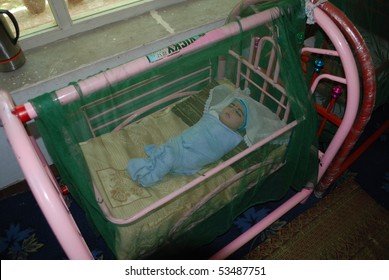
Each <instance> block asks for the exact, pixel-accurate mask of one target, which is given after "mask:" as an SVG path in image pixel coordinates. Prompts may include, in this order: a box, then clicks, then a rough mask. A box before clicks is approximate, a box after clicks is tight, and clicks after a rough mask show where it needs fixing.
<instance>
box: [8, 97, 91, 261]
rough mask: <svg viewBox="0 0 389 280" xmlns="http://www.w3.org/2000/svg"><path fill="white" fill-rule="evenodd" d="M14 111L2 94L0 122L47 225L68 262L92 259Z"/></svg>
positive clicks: (10, 101)
mask: <svg viewBox="0 0 389 280" xmlns="http://www.w3.org/2000/svg"><path fill="white" fill-rule="evenodd" d="M12 109H13V102H12V100H11V98H10V96H9V95H8V94H7V93H6V92H4V91H0V118H1V121H2V124H3V126H4V130H5V132H6V135H7V137H8V140H9V142H10V144H11V147H12V149H13V151H14V153H15V156H16V159H17V160H18V162H19V165H20V167H21V169H22V171H23V174H24V176H25V178H26V181H27V183H28V184H29V186H30V188H31V192H32V193H33V195H34V197H35V199H36V201H37V202H38V204H39V206H40V208H41V210H42V212H43V214H44V216H45V218H46V220H47V222H48V223H49V225H50V227H51V229H52V230H53V232H54V234H55V236H56V237H57V239H58V241H59V243H60V244H61V246H62V248H63V249H64V251H65V253H66V255H67V256H68V258H69V259H93V256H92V254H91V252H90V250H89V248H88V246H87V245H86V243H85V241H84V239H83V238H82V236H81V234H80V232H79V230H78V227H77V225H76V223H75V221H74V220H73V218H72V215H71V213H70V211H69V209H68V207H67V206H66V204H65V202H64V200H63V199H62V196H61V194H60V193H59V192H58V190H57V189H56V187H55V186H54V185H53V182H52V181H51V178H50V177H49V176H48V174H47V172H46V170H45V167H44V166H43V164H42V161H41V159H40V158H39V155H38V153H37V152H36V151H35V149H34V146H33V144H32V143H31V141H30V138H29V136H28V135H27V133H26V130H25V129H24V126H23V124H22V123H21V121H20V120H19V119H18V118H17V116H16V115H14V114H13V113H12Z"/></svg>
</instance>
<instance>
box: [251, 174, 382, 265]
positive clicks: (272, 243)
mask: <svg viewBox="0 0 389 280" xmlns="http://www.w3.org/2000/svg"><path fill="white" fill-rule="evenodd" d="M245 259H270V260H291V259H293V260H315V259H331V260H335V259H349V260H352V259H363V260H368V259H370V260H379V259H389V211H387V210H386V209H385V208H383V207H382V206H381V205H379V204H378V203H376V202H375V201H374V200H373V199H372V198H371V197H370V196H369V195H368V194H367V193H366V192H365V191H364V190H363V189H362V188H361V187H360V186H359V185H358V184H357V183H356V182H355V180H354V179H353V178H349V179H347V180H346V182H345V183H343V184H341V185H340V186H338V187H337V188H336V189H335V190H334V191H333V192H332V193H330V194H329V195H327V196H326V197H324V198H323V199H322V200H321V201H320V202H319V203H317V205H316V206H315V207H313V208H310V209H308V210H307V211H306V212H304V213H302V214H301V215H299V216H298V217H296V218H295V219H294V220H292V221H291V222H290V223H288V224H286V225H285V226H284V227H283V228H282V229H280V230H279V231H278V232H277V233H276V234H275V235H273V236H271V237H269V238H268V239H267V240H266V241H265V242H264V243H262V244H261V245H260V246H258V247H257V248H255V249H254V250H252V251H251V252H250V253H249V254H248V255H246V256H245Z"/></svg>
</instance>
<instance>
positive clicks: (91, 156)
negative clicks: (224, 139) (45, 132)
mask: <svg viewBox="0 0 389 280" xmlns="http://www.w3.org/2000/svg"><path fill="white" fill-rule="evenodd" d="M213 86H214V85H210V86H209V87H213ZM209 87H208V88H207V89H205V90H203V91H202V92H201V93H200V94H198V95H196V96H193V97H190V98H189V99H187V100H186V101H184V102H180V103H179V104H176V105H172V106H170V107H168V108H167V109H165V110H163V111H160V112H156V113H153V114H151V115H149V116H147V117H146V118H144V119H143V120H142V121H140V122H138V123H135V124H131V125H128V126H126V127H125V128H123V129H122V130H120V131H117V132H111V133H107V134H104V135H102V136H99V137H97V138H94V139H91V140H89V141H87V142H83V143H80V146H81V149H82V151H83V154H84V156H85V159H86V161H87V164H88V167H89V170H90V174H91V177H92V180H93V183H94V185H95V187H96V188H97V190H98V191H99V193H100V195H101V196H102V198H103V200H104V203H105V204H106V206H107V207H108V208H109V211H110V213H111V214H112V216H113V217H115V218H126V217H129V216H131V215H134V214H135V213H137V212H139V211H140V210H142V209H144V208H145V207H147V206H149V205H150V204H152V203H153V202H155V201H157V200H159V199H161V198H163V197H165V196H166V195H168V194H170V193H171V192H173V191H175V190H177V189H178V188H180V187H181V186H183V185H185V184H186V183H189V182H190V181H192V180H193V179H194V178H196V177H197V176H201V174H203V173H204V172H206V171H207V170H208V169H210V168H212V167H214V166H216V165H217V164H219V163H220V162H216V163H214V164H212V165H210V166H207V167H205V168H204V169H203V170H201V171H200V172H199V174H196V175H192V176H175V175H167V176H166V178H165V179H164V180H163V181H162V182H160V183H159V184H157V185H155V186H153V187H151V188H143V187H141V186H139V185H137V184H136V183H134V182H133V181H132V180H131V178H130V177H129V175H128V173H127V163H128V160H129V159H130V158H135V157H146V155H145V152H144V149H143V147H144V146H145V145H149V144H157V145H158V144H161V143H164V142H165V141H166V140H167V139H168V138H171V137H173V136H175V135H177V134H179V133H181V132H182V131H183V130H184V129H186V128H187V127H189V126H190V125H192V124H194V123H195V122H196V121H197V120H198V119H199V118H200V116H201V114H202V109H201V108H203V107H204V102H205V100H206V97H207V96H208V90H209ZM244 148H245V146H244V144H242V145H240V146H238V147H237V148H236V149H235V150H234V151H232V152H231V153H230V154H228V155H226V157H231V156H232V155H234V154H236V153H239V152H240V151H241V150H243V149H244ZM270 149H271V151H270V150H269V148H267V149H260V150H259V151H256V152H255V153H254V154H252V155H251V156H250V157H251V159H250V158H245V159H243V160H241V161H239V162H238V163H236V164H234V165H232V166H231V167H227V168H226V169H224V170H222V171H221V172H219V173H218V174H217V176H213V177H211V178H209V179H207V180H206V181H204V182H203V183H201V184H200V185H199V186H196V187H195V188H194V189H192V190H190V191H188V192H186V193H184V194H182V195H181V196H179V197H178V198H176V199H174V200H173V201H171V202H169V203H168V204H166V205H164V206H163V207H161V208H159V209H157V210H155V211H153V212H152V213H150V214H148V215H146V216H145V217H143V218H142V219H140V220H137V221H135V222H132V223H131V224H128V225H124V226H122V225H121V226H118V227H117V233H116V243H115V246H111V247H114V248H116V252H115V254H116V256H117V257H118V258H120V259H133V258H142V257H145V256H146V255H147V254H150V253H152V252H153V251H154V250H156V249H157V248H159V247H160V246H163V245H164V244H166V243H168V242H169V240H170V239H172V238H174V237H175V236H177V235H180V234H182V233H183V232H185V231H188V230H190V228H192V227H194V226H195V225H197V224H198V223H201V221H203V220H204V219H206V218H207V217H209V216H210V215H212V214H213V213H215V212H217V211H218V210H220V209H221V208H222V207H223V206H225V205H226V204H228V203H229V202H230V201H231V200H233V199H234V198H235V197H237V196H239V195H240V194H242V193H244V192H245V191H246V190H247V187H248V186H247V185H246V184H242V182H241V181H237V182H234V183H233V184H232V185H230V186H229V187H228V188H225V189H224V185H225V183H226V182H227V181H228V180H229V179H230V178H231V177H233V176H234V175H236V174H237V173H238V172H240V171H242V170H243V169H244V167H245V166H247V162H248V161H250V160H252V159H253V158H255V160H256V162H258V160H261V158H263V159H265V158H266V162H264V163H263V165H262V166H261V167H260V168H259V169H258V170H257V171H256V172H254V173H253V174H251V175H250V176H248V177H249V179H248V178H246V180H248V181H254V183H255V180H260V178H265V177H266V175H267V174H269V172H271V170H272V168H274V163H275V162H282V160H283V155H284V152H285V149H286V148H285V146H284V145H273V146H271V147H270ZM222 160H224V159H222ZM266 163H268V164H266ZM241 180H242V179H241ZM248 181H247V182H248ZM219 189H220V191H219ZM212 193H214V194H212ZM210 194H212V195H211V196H210ZM208 199H209V201H208Z"/></svg>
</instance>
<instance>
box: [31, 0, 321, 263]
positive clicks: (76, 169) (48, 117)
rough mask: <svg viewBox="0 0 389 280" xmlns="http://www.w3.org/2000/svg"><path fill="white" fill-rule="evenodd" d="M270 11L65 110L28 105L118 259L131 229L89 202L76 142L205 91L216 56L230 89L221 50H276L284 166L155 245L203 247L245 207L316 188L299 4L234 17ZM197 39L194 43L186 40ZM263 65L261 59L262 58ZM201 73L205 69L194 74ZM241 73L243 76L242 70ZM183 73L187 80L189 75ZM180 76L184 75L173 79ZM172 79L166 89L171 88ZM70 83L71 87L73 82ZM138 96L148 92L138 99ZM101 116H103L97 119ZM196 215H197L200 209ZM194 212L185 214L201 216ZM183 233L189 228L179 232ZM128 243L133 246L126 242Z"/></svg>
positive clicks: (231, 66) (50, 96) (91, 196)
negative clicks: (264, 41)
mask: <svg viewBox="0 0 389 280" xmlns="http://www.w3.org/2000/svg"><path fill="white" fill-rule="evenodd" d="M271 7H279V8H280V11H281V13H282V14H283V16H281V17H279V18H278V19H274V20H273V21H272V22H270V23H268V24H265V25H263V26H260V27H256V28H254V29H253V30H249V31H244V32H243V31H241V32H240V33H239V34H237V35H235V36H232V37H231V38H228V39H225V40H223V41H221V42H218V43H214V44H210V45H208V46H205V47H203V48H202V49H200V50H198V51H195V52H192V53H189V54H185V55H179V56H177V58H175V59H174V60H172V61H170V62H167V63H164V64H160V65H159V66H157V67H154V68H152V69H150V70H146V71H144V72H142V73H139V74H136V75H134V76H132V77H129V78H128V79H126V80H123V81H120V82H118V83H116V84H112V85H110V86H109V87H107V88H104V89H102V90H99V91H97V92H95V93H93V94H90V95H88V96H83V95H82V92H80V98H79V99H78V100H75V101H74V102H72V103H70V104H65V105H62V104H60V102H59V101H58V100H57V97H56V94H55V91H54V92H50V93H46V94H43V95H41V96H39V97H37V98H34V99H33V100H31V103H32V104H33V106H34V108H35V109H36V111H37V113H38V116H39V117H38V118H37V119H36V125H37V127H38V129H39V132H40V134H41V136H42V138H43V140H44V143H45V146H46V147H47V150H48V151H49V154H50V156H51V158H52V160H53V162H54V164H55V166H56V167H57V169H58V170H59V173H60V175H61V177H62V179H63V180H64V182H65V183H66V184H67V186H68V188H69V190H70V193H71V195H72V197H74V199H75V200H76V201H77V203H78V204H79V205H80V206H81V207H82V208H83V209H84V210H85V213H86V215H87V216H88V218H89V220H90V221H91V225H92V226H93V227H94V228H95V229H96V233H99V234H101V235H102V236H103V238H104V239H105V241H106V243H107V244H108V246H109V247H110V248H111V249H112V251H113V252H114V253H115V254H116V256H117V257H118V258H128V257H129V256H127V255H125V254H124V255H123V254H121V253H118V251H119V250H121V249H118V247H120V246H122V247H125V245H118V242H119V241H118V232H120V231H121V230H122V229H123V228H124V227H131V225H128V226H122V225H116V224H114V223H112V222H110V221H108V220H107V218H106V217H105V215H104V213H103V211H102V210H101V208H100V206H99V204H98V202H97V201H96V197H95V193H94V185H93V184H94V183H93V180H92V176H91V174H90V171H89V169H88V165H87V162H86V159H85V156H84V154H83V151H82V149H81V148H80V143H84V142H85V141H88V140H90V139H92V138H93V137H99V136H102V135H107V134H110V133H111V131H112V130H113V129H114V128H115V127H117V126H118V124H120V123H121V122H123V120H124V119H126V118H127V116H128V114H129V112H132V111H134V110H137V109H139V108H142V107H144V106H145V105H148V104H152V103H153V102H155V101H156V100H160V99H162V98H165V97H167V96H169V95H170V94H171V93H173V92H176V91H180V90H182V89H186V88H187V87H188V84H191V85H192V86H191V88H190V89H187V90H188V91H201V90H202V89H204V88H206V87H207V86H209V84H211V83H213V82H214V80H216V78H217V76H218V70H217V66H218V64H219V63H220V61H221V60H220V58H224V59H223V61H224V62H225V65H226V69H225V71H224V74H225V76H226V77H227V78H228V79H230V80H231V81H232V82H234V83H235V82H236V73H235V72H236V70H235V69H236V62H233V61H232V60H231V61H230V59H229V58H228V57H229V56H228V52H229V50H234V51H236V52H237V53H239V54H240V55H242V56H245V55H247V53H246V50H247V49H248V46H249V45H250V42H251V39H252V37H255V36H271V37H273V38H274V39H275V40H276V42H277V43H278V44H279V51H278V52H277V54H276V55H277V56H279V58H280V59H279V61H280V69H281V70H280V78H281V80H282V84H283V86H284V87H285V89H286V92H287V98H288V100H289V105H290V112H291V113H290V116H289V120H288V121H293V120H298V122H299V123H298V125H297V126H296V127H295V128H294V129H293V130H292V132H291V133H290V136H289V137H290V138H289V142H288V144H287V147H286V152H285V153H284V154H283V156H282V159H281V160H282V162H285V163H286V164H285V165H283V166H282V167H281V168H280V169H279V170H278V171H277V172H274V173H270V172H269V174H266V176H263V178H257V179H258V180H257V181H258V184H257V185H256V186H255V187H251V188H247V184H248V180H247V179H245V177H244V178H243V179H242V180H241V182H240V186H239V187H240V188H241V189H242V190H246V188H247V191H244V192H241V193H240V195H239V196H237V197H236V198H235V199H233V200H231V202H230V203H228V204H227V205H223V206H222V207H220V208H219V210H218V211H216V212H215V213H212V215H209V217H207V219H205V220H204V221H202V222H201V223H198V224H196V225H189V224H187V223H186V222H183V223H182V224H181V226H180V227H179V228H178V229H177V232H175V233H174V238H170V237H167V238H165V239H164V240H163V241H162V242H159V243H158V246H157V247H165V248H169V250H170V249H171V250H172V251H174V250H183V249H184V248H186V247H188V246H193V247H194V246H200V245H202V244H205V243H207V242H210V241H212V240H213V239H214V238H215V237H216V236H218V235H220V234H222V233H223V232H225V231H226V230H227V229H228V228H229V227H230V226H231V224H232V221H233V220H234V218H235V217H237V216H238V215H239V214H240V213H242V212H243V211H244V210H246V209H248V208H249V207H251V206H252V205H255V204H258V203H264V202H268V201H274V200H278V199H281V198H282V197H283V196H284V195H285V194H286V192H287V191H288V190H289V189H290V188H292V189H293V190H295V191H299V190H301V189H302V188H303V187H305V186H306V185H307V183H309V182H312V183H314V182H316V176H317V165H318V164H317V163H318V159H317V148H316V147H317V143H316V142H317V137H316V133H315V131H316V127H317V123H316V122H317V120H316V111H315V108H314V105H313V101H312V98H311V94H310V93H309V90H308V86H307V81H306V79H305V77H304V76H303V73H302V71H301V63H300V53H299V52H300V49H301V47H302V43H303V40H304V32H305V22H306V18H305V12H304V3H302V2H301V1H299V0H281V1H263V2H260V3H259V4H257V5H255V6H250V7H247V8H246V7H244V8H242V10H241V11H240V18H244V17H247V16H249V15H251V14H254V13H256V12H258V11H262V10H265V9H268V8H271ZM229 21H230V22H237V23H238V24H239V18H230V19H229ZM199 36H204V34H201V35H199ZM205 36H206V35H205ZM197 38H198V37H194V38H192V39H191V41H195V40H196V39H197ZM188 42H189V41H187V43H188ZM150 57H152V56H150ZM264 59H265V60H266V59H267V58H266V56H265V58H264ZM150 63H152V62H150ZM243 67H244V66H243ZM204 68H205V69H207V71H201V69H204ZM242 72H245V71H244V69H243V71H242ZM189 73H195V74H194V75H189ZM184 76H185V77H186V76H188V77H187V78H185V79H180V77H184ZM209 76H211V77H212V79H211V80H209V79H208V77H209ZM173 80H174V81H175V82H174V83H172V82H171V81H173ZM72 85H73V86H75V87H76V88H78V89H79V86H78V84H77V82H76V81H75V82H74V83H72ZM242 87H243V86H242ZM242 89H243V88H242ZM79 91H80V90H79ZM253 91H254V89H253ZM144 92H152V93H153V94H151V95H149V96H147V97H143V94H144ZM102 100H103V101H104V102H101V101H102ZM130 101H131V102H130ZM172 102H173V101H168V100H167V101H166V102H165V104H162V105H160V106H157V107H155V108H154V109H153V110H152V111H151V112H150V111H148V112H147V113H146V112H145V113H141V114H139V116H137V117H135V119H134V121H136V120H139V119H141V118H143V117H145V115H147V114H150V113H152V112H153V111H158V110H160V109H161V108H162V107H164V106H166V105H169V103H172ZM189 105H190V104H189ZM267 105H268V107H269V108H272V107H274V106H275V105H272V103H271V102H269V104H267ZM102 111H104V112H105V113H104V115H103V116H100V113H101V112H102ZM86 116H87V118H86ZM86 119H89V121H87V120H86ZM262 149H263V150H264V151H266V150H269V151H270V150H271V149H272V144H271V143H269V144H266V145H265V146H264V147H263V148H262ZM251 157H252V158H254V160H255V157H256V154H255V153H253V154H252V155H251ZM266 159H267V155H266V153H265V154H263V153H262V160H265V161H266ZM246 161H247V160H246ZM246 161H245V159H244V160H242V162H241V164H243V165H245V164H246V163H245V162H246ZM271 168H272V166H271V165H270V169H271ZM257 176H259V175H257ZM199 211H200V213H202V212H201V210H199ZM196 212H197V211H195V212H194V213H193V215H200V216H201V215H202V214H196ZM188 227H190V228H191V230H189V231H187V230H186V228H188ZM119 239H123V237H122V236H121V237H120V238H119ZM136 242H140V241H138V240H134V241H133V243H136ZM153 250H155V248H153ZM135 257H139V256H135Z"/></svg>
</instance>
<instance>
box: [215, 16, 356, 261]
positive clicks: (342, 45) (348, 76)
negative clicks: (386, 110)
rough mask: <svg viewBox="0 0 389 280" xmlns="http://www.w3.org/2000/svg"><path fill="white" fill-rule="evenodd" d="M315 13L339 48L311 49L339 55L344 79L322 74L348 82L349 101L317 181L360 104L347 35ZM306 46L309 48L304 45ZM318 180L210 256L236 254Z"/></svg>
mask: <svg viewBox="0 0 389 280" xmlns="http://www.w3.org/2000/svg"><path fill="white" fill-rule="evenodd" d="M314 17H315V20H316V23H317V24H318V25H319V26H320V27H321V28H322V29H323V30H324V31H325V33H326V34H327V35H328V36H329V38H330V40H331V41H332V42H333V44H334V46H335V49H336V52H334V51H330V52H328V51H326V50H320V49H317V50H316V49H311V50H310V51H311V52H316V53H321V54H327V55H333V56H339V57H340V59H341V62H342V65H343V69H344V72H345V79H343V78H339V77H335V76H332V77H329V76H324V77H321V78H320V79H322V78H329V79H333V80H337V81H340V82H342V83H345V84H346V85H347V97H348V98H347V104H346V112H345V115H344V118H343V121H342V123H341V125H340V127H339V129H338V131H337V132H336V134H335V136H334V138H333V140H332V141H331V143H330V146H329V147H328V149H327V150H326V152H325V153H319V155H320V156H319V158H320V165H319V174H318V182H319V181H320V179H321V178H322V176H323V174H324V173H325V171H326V170H327V168H328V166H329V165H330V163H331V162H332V161H333V159H334V157H335V155H336V153H337V152H338V151H339V149H340V147H341V146H342V143H343V142H344V140H345V139H346V137H347V135H348V134H349V132H350V130H351V127H352V126H353V124H354V120H355V118H356V116H357V112H358V106H359V85H360V84H359V76H358V70H357V66H356V63H355V60H354V57H353V54H352V52H351V49H350V48H349V45H348V43H347V41H346V39H345V38H344V36H343V34H342V32H341V31H340V30H339V28H338V27H337V26H336V24H335V23H334V22H333V21H332V20H331V19H330V17H329V16H327V15H326V14H325V13H324V12H323V11H322V10H321V9H320V8H315V9H314ZM305 50H307V49H305ZM316 85H317V83H315V84H314V85H313V86H312V88H311V89H312V92H313V91H314V88H315V87H316ZM316 184H317V182H315V183H309V184H308V185H307V186H306V187H305V188H304V189H303V190H301V191H300V192H298V193H297V194H295V195H294V196H293V197H291V198H290V199H289V200H287V201H286V202H285V203H284V204H282V205H281V206H280V207H279V208H277V209H276V210H274V211H273V212H272V213H270V214H269V215H268V216H266V217H265V218H264V219H262V220H261V221H259V222H258V223H257V224H255V225H254V226H253V227H251V228H250V229H249V230H247V231H246V232H245V233H243V234H242V235H240V236H239V237H237V238H236V239H235V240H233V241H232V242H231V243H229V244H228V245H227V246H225V247H224V248H222V249H221V250H219V251H218V252H216V253H215V254H214V255H213V256H211V258H210V259H214V260H215V259H226V258H228V257H229V256H230V255H231V254H233V253H234V252H235V251H236V250H237V249H239V248H241V247H242V246H243V245H245V244H246V243H247V242H249V241H250V240H252V239H253V238H254V237H255V236H257V235H258V234H259V233H260V232H262V231H263V230H265V229H266V228H267V227H268V226H270V225H271V224H272V223H274V222H275V221H277V220H278V219H279V218H281V217H282V216H283V215H284V214H285V213H287V212H288V211H289V210H291V209H292V208H293V207H295V206H296V205H298V204H299V203H302V202H304V201H305V200H306V199H307V198H308V197H309V196H310V195H311V194H312V192H313V190H314V186H315V185H316Z"/></svg>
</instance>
